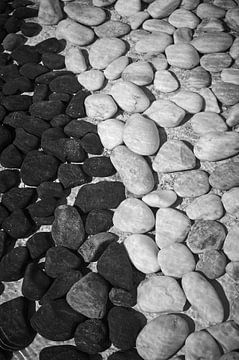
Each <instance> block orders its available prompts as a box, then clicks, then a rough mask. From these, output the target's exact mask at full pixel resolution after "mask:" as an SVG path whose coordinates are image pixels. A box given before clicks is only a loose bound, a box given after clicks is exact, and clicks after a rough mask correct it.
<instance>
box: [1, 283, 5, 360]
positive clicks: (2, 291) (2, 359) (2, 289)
mask: <svg viewBox="0 0 239 360" xmlns="http://www.w3.org/2000/svg"><path fill="white" fill-rule="evenodd" d="M4 290H5V285H4V284H3V283H2V282H0V295H2V294H3V293H4ZM1 356H2V357H3V355H2V354H1V352H0V360H4V358H1Z"/></svg>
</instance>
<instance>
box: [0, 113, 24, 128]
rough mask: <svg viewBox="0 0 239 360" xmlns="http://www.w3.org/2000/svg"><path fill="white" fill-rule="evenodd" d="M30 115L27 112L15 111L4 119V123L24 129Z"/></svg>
mask: <svg viewBox="0 0 239 360" xmlns="http://www.w3.org/2000/svg"><path fill="white" fill-rule="evenodd" d="M27 117H28V115H27V113H26V112H25V111H13V112H10V113H9V114H8V115H7V116H6V117H5V119H4V121H3V123H4V124H5V125H9V126H11V127H13V128H14V129H16V128H23V127H24V122H25V120H26V119H27Z"/></svg>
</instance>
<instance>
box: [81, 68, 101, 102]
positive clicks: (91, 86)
mask: <svg viewBox="0 0 239 360" xmlns="http://www.w3.org/2000/svg"><path fill="white" fill-rule="evenodd" d="M77 80H78V81H79V83H80V84H81V85H82V86H83V87H84V88H85V89H87V90H89V91H96V90H100V89H101V88H102V87H103V85H104V81H105V77H104V73H103V72H102V71H100V70H95V69H91V70H88V71H83V72H81V73H80V74H79V75H78V76H77ZM99 107H100V106H99Z"/></svg>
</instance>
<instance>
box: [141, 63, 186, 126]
mask: <svg viewBox="0 0 239 360" xmlns="http://www.w3.org/2000/svg"><path fill="white" fill-rule="evenodd" d="M165 71H166V70H165ZM156 73H157V72H156ZM144 114H145V115H146V116H147V117H149V118H150V119H152V120H154V121H155V122H156V123H157V124H158V125H159V126H161V127H166V128H167V127H168V128H170V127H176V126H179V125H180V123H181V122H182V121H183V119H184V117H185V114H186V113H185V111H184V110H183V109H182V108H181V107H179V106H177V105H176V104H174V103H173V102H172V101H170V100H167V99H158V100H155V101H154V102H152V104H151V105H150V107H149V108H148V109H147V110H146V111H145V112H144Z"/></svg>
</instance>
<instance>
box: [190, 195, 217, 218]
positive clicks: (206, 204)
mask: <svg viewBox="0 0 239 360" xmlns="http://www.w3.org/2000/svg"><path fill="white" fill-rule="evenodd" d="M223 213H224V210H223V206H222V202H221V198H220V196H218V195H215V194H206V195H202V196H199V197H198V198H196V199H194V200H193V202H192V203H191V204H190V205H188V206H187V207H186V214H187V216H188V217H189V218H190V219H192V220H199V219H203V220H218V219H220V218H221V217H222V216H223Z"/></svg>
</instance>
